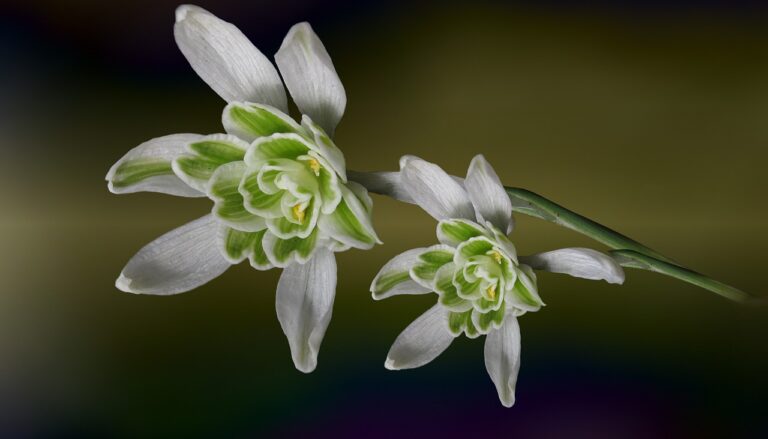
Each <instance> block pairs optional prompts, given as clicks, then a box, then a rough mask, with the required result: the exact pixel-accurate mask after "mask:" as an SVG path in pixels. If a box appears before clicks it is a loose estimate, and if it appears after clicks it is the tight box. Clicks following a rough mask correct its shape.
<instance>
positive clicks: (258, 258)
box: [248, 229, 272, 270]
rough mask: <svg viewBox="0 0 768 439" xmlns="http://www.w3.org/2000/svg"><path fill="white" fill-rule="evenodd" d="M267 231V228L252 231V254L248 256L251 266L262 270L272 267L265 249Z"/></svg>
mask: <svg viewBox="0 0 768 439" xmlns="http://www.w3.org/2000/svg"><path fill="white" fill-rule="evenodd" d="M266 233H267V230H266V229H265V230H262V231H260V232H255V233H251V235H253V241H252V245H251V254H250V255H249V256H248V259H249V260H250V262H251V266H253V267H254V268H257V269H262V270H263V269H267V268H271V267H272V264H271V263H270V262H269V258H267V253H266V252H265V251H264V245H263V240H264V235H266Z"/></svg>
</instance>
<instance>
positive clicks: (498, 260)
mask: <svg viewBox="0 0 768 439" xmlns="http://www.w3.org/2000/svg"><path fill="white" fill-rule="evenodd" d="M491 256H492V257H493V259H494V260H495V261H496V263H497V264H501V253H499V251H498V250H492V251H491ZM494 288H495V287H494Z"/></svg>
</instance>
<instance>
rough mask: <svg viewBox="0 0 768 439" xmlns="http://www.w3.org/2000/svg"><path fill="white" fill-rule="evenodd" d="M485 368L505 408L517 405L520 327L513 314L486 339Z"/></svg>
mask: <svg viewBox="0 0 768 439" xmlns="http://www.w3.org/2000/svg"><path fill="white" fill-rule="evenodd" d="M484 353H485V368H486V370H487V371H488V375H489V376H490V377H491V380H492V381H493V384H494V385H495V386H496V391H497V392H498V394H499V399H500V400H501V403H502V405H504V407H512V405H514V403H515V386H516V384H517V373H518V371H519V370H520V326H519V324H518V323H517V318H516V317H515V315H514V314H513V313H509V312H508V313H507V315H506V316H505V317H504V324H503V325H502V326H501V328H499V329H492V330H491V331H490V332H489V333H488V335H487V336H486V337H485V349H484Z"/></svg>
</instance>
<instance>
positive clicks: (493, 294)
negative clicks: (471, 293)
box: [486, 284, 496, 300]
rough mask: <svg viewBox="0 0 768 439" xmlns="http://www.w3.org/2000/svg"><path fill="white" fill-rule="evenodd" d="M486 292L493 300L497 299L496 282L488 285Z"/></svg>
mask: <svg viewBox="0 0 768 439" xmlns="http://www.w3.org/2000/svg"><path fill="white" fill-rule="evenodd" d="M486 292H487V293H488V297H490V298H491V300H495V299H496V284H491V286H490V287H488V289H487V290H486Z"/></svg>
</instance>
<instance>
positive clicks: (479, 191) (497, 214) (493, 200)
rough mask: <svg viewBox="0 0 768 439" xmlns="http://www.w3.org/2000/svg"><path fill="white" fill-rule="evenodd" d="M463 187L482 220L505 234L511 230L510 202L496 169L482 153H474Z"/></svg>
mask: <svg viewBox="0 0 768 439" xmlns="http://www.w3.org/2000/svg"><path fill="white" fill-rule="evenodd" d="M464 187H465V188H467V193H468V194H469V198H470V200H472V204H473V205H474V206H475V209H476V210H477V212H478V213H479V214H480V216H481V217H482V218H483V219H484V220H486V221H490V222H491V224H493V225H494V226H496V227H498V228H499V230H502V231H503V232H504V233H506V234H508V233H510V232H511V231H512V226H513V222H512V202H511V201H510V200H509V195H507V191H505V190H504V185H502V184H501V180H499V176H498V175H496V171H494V170H493V168H492V167H491V165H490V163H488V161H487V160H485V157H483V155H482V154H478V155H476V156H475V158H473V159H472V162H471V163H470V164H469V170H468V171H467V179H466V180H464Z"/></svg>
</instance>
